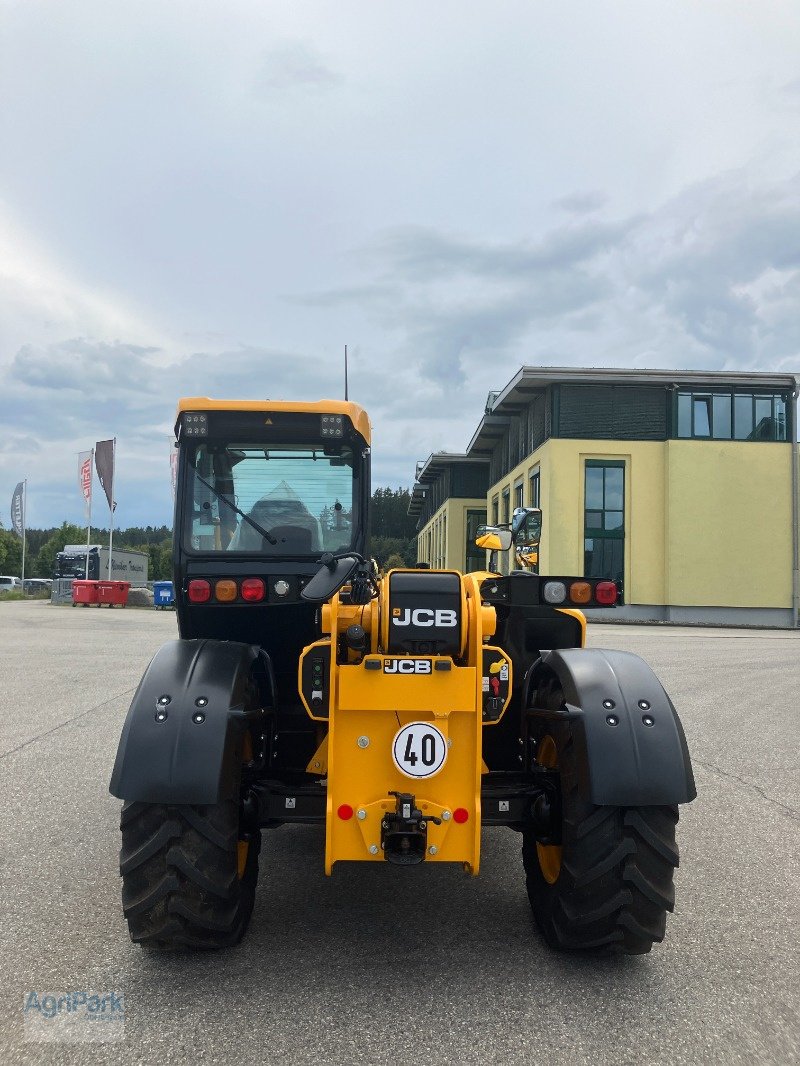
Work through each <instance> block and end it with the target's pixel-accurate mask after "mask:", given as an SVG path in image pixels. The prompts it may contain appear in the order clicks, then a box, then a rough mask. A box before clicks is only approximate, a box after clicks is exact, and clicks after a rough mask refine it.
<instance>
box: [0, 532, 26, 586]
mask: <svg viewBox="0 0 800 1066" xmlns="http://www.w3.org/2000/svg"><path fill="white" fill-rule="evenodd" d="M21 571H22V541H21V540H20V539H19V537H17V536H15V534H14V533H9V531H8V530H7V529H0V572H2V573H4V574H10V575H11V576H12V577H16V576H17V575H18V574H20V573H21Z"/></svg>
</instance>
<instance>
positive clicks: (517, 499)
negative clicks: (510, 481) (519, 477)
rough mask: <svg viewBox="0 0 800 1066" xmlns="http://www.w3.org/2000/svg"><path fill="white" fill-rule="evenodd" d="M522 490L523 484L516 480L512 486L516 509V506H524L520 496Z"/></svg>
mask: <svg viewBox="0 0 800 1066" xmlns="http://www.w3.org/2000/svg"><path fill="white" fill-rule="evenodd" d="M523 492H524V486H523V484H522V482H521V481H518V482H517V484H516V485H515V486H514V510H516V509H517V507H524V506H525V504H524V501H523V498H522V496H523Z"/></svg>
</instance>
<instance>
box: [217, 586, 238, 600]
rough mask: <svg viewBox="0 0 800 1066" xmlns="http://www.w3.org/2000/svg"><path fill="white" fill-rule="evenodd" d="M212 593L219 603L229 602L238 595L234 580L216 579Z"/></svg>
mask: <svg viewBox="0 0 800 1066" xmlns="http://www.w3.org/2000/svg"><path fill="white" fill-rule="evenodd" d="M214 595H215V596H216V597H217V599H218V600H219V602H220V603H230V602H231V600H235V599H236V597H237V596H238V595H239V589H238V587H237V585H236V582H235V581H228V580H223V581H218V582H217V583H216V585H215V586H214Z"/></svg>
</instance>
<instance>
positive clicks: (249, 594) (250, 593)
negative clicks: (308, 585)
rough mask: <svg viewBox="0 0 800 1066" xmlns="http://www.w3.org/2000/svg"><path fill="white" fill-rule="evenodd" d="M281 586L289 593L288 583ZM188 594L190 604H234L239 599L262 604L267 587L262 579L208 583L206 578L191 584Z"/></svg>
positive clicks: (196, 579) (226, 579) (249, 578)
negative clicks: (284, 586)
mask: <svg viewBox="0 0 800 1066" xmlns="http://www.w3.org/2000/svg"><path fill="white" fill-rule="evenodd" d="M279 584H283V585H286V592H288V591H289V586H288V583H287V582H285V581H284V582H279ZM276 591H277V590H276ZM186 592H187V595H188V597H189V603H233V602H234V601H235V600H239V599H242V600H244V601H245V603H261V601H262V600H265V599H266V596H267V586H266V585H265V584H264V581H263V580H262V579H261V578H260V577H246V578H243V579H242V580H241V581H233V580H231V579H230V578H220V580H218V581H213V582H212V581H206V580H205V578H195V579H194V580H192V581H190V582H189V586H188V588H187V590H186ZM279 595H280V593H279ZM284 595H285V593H284Z"/></svg>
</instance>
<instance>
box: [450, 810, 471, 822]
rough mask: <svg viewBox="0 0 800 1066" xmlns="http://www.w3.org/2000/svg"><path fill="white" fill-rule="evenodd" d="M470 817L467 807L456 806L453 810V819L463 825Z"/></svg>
mask: <svg viewBox="0 0 800 1066" xmlns="http://www.w3.org/2000/svg"><path fill="white" fill-rule="evenodd" d="M468 818H469V811H468V810H467V809H466V807H456V809H455V810H454V811H453V821H454V822H458V824H459V825H463V823H464V822H466V821H467V819H468Z"/></svg>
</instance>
